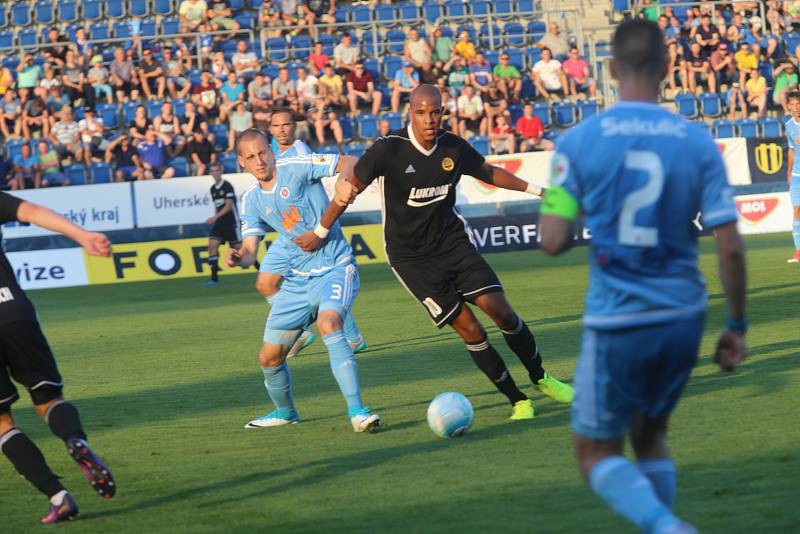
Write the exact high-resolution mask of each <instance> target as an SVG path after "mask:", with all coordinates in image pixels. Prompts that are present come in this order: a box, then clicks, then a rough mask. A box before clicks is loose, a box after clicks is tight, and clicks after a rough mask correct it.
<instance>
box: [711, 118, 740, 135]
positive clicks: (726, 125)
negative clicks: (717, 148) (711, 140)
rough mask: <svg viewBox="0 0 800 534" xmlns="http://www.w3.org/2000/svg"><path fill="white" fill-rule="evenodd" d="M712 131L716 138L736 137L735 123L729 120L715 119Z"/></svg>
mask: <svg viewBox="0 0 800 534" xmlns="http://www.w3.org/2000/svg"><path fill="white" fill-rule="evenodd" d="M713 131H714V137H716V138H718V139H724V138H728V137H736V124H734V123H733V122H731V121H729V120H717V121H714V126H713Z"/></svg>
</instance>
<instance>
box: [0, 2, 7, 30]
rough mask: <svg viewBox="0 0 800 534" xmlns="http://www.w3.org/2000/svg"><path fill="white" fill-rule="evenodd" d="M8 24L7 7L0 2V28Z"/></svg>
mask: <svg viewBox="0 0 800 534" xmlns="http://www.w3.org/2000/svg"><path fill="white" fill-rule="evenodd" d="M6 26H8V8H7V7H6V5H5V4H0V28H5V27H6Z"/></svg>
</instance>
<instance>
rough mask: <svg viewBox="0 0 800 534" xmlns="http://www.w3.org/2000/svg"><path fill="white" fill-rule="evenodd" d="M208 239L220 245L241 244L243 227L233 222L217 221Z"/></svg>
mask: <svg viewBox="0 0 800 534" xmlns="http://www.w3.org/2000/svg"><path fill="white" fill-rule="evenodd" d="M208 237H209V238H210V239H215V240H217V241H219V242H220V243H240V242H241V241H242V232H241V227H240V226H239V225H238V224H236V223H232V222H225V221H216V222H215V223H214V226H213V227H211V233H210V234H209V235H208Z"/></svg>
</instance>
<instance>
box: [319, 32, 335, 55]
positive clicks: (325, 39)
mask: <svg viewBox="0 0 800 534" xmlns="http://www.w3.org/2000/svg"><path fill="white" fill-rule="evenodd" d="M317 40H318V41H319V42H320V43H322V50H323V51H324V52H325V53H326V54H328V55H329V56H332V55H333V47H334V46H336V45H337V44H339V40H338V39H337V38H336V37H334V36H333V35H328V34H327V33H323V34H322V35H320V36H319V37H317Z"/></svg>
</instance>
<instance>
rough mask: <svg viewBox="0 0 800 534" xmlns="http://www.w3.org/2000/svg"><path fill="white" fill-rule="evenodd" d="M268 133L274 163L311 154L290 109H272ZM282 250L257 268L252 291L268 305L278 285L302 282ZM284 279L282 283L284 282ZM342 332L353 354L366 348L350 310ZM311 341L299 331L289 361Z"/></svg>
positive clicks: (306, 333) (308, 331)
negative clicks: (301, 137)
mask: <svg viewBox="0 0 800 534" xmlns="http://www.w3.org/2000/svg"><path fill="white" fill-rule="evenodd" d="M270 133H271V134H272V142H271V146H272V153H273V154H275V159H276V160H277V161H280V160H281V159H284V158H291V157H295V156H302V155H307V154H311V149H310V148H309V147H308V145H306V144H305V143H304V142H303V141H301V140H299V139H297V138H296V137H295V124H294V119H293V117H292V110H291V109H288V108H276V109H273V110H272V115H271V119H270ZM283 239H284V238H282V237H279V238H278V240H277V241H282V240H283ZM273 249H274V250H273ZM286 251H287V248H286V246H285V244H282V246H279V247H275V246H271V247H270V248H269V249H268V250H267V254H266V256H265V257H264V261H263V262H262V263H261V266H260V267H259V275H258V279H257V280H256V289H258V291H259V293H261V295H263V296H264V297H266V298H267V301H268V302H271V299H272V298H273V297H274V295H275V294H276V293H277V292H278V291H279V290H280V287H281V286H282V284H293V283H299V284H302V283H303V279H302V278H301V279H297V278H292V277H291V273H290V271H289V270H288V268H286V265H287V264H288V256H287V252H286ZM277 256H280V257H277ZM275 269H280V270H275ZM287 277H288V278H287ZM285 278H286V281H285V282H284V279H285ZM295 292H296V290H295ZM343 329H344V334H345V337H346V338H347V342H348V343H350V346H351V347H353V352H355V353H358V352H360V351H362V350H364V349H365V348H366V347H367V342H366V339H364V336H362V335H361V332H360V331H359V329H358V326H357V325H356V322H355V318H354V317H353V313H352V310H351V311H349V312H348V313H347V316H346V317H345V319H344V326H343ZM315 340H316V336H315V335H314V334H313V333H312V331H311V325H309V326H308V327H307V328H305V329H304V330H303V332H302V333H301V334H300V337H298V338H297V341H295V343H294V345H292V347H291V348H290V349H289V352H288V354H287V355H286V357H287V358H292V357H294V356H296V355H297V354H298V353H299V352H300V351H302V350H303V349H305V348H306V347H308V346H309V345H311V344H312V343H313V342H314V341H315Z"/></svg>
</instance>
